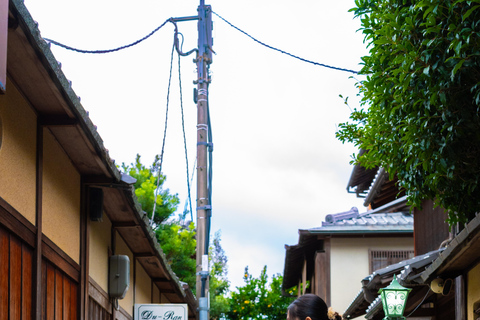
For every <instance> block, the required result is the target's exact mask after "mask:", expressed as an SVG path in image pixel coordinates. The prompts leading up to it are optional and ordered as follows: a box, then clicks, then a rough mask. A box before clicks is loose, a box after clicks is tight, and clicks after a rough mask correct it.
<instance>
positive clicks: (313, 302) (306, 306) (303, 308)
mask: <svg viewBox="0 0 480 320" xmlns="http://www.w3.org/2000/svg"><path fill="white" fill-rule="evenodd" d="M327 313H328V307H327V304H326V303H325V301H323V300H322V298H320V297H319V296H317V295H315V294H311V293H309V294H305V295H303V296H301V297H299V298H298V299H297V300H295V301H293V302H292V304H290V305H289V306H288V308H287V320H328V315H327Z"/></svg>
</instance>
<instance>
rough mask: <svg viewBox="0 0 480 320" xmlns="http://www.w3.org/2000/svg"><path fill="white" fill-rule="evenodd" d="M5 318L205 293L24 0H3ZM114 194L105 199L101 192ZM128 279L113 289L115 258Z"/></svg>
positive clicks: (0, 178)
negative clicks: (124, 286)
mask: <svg viewBox="0 0 480 320" xmlns="http://www.w3.org/2000/svg"><path fill="white" fill-rule="evenodd" d="M0 91H1V94H0V319H2V320H3V319H81V320H83V319H91V320H94V319H133V318H134V317H133V311H134V305H135V304H146V303H184V304H188V307H189V318H194V317H195V305H196V301H195V297H194V296H193V294H192V292H191V291H190V289H189V288H188V286H186V285H185V284H183V283H181V282H180V281H179V280H178V278H177V277H176V276H175V274H174V273H173V272H172V270H171V268H170V266H169V265H168V263H166V259H165V256H164V254H163V252H162V250H161V248H160V246H159V244H158V243H157V241H156V238H155V235H154V232H153V230H152V229H151V228H150V227H149V223H148V219H147V217H146V214H145V213H144V212H143V211H142V210H141V208H140V206H139V204H138V202H137V201H136V197H135V195H134V190H133V187H132V185H131V183H132V181H131V178H130V177H129V176H125V175H122V174H121V173H120V172H119V171H118V170H117V168H116V166H115V164H114V163H113V161H112V160H111V159H110V158H109V156H108V152H107V151H106V149H105V147H104V146H103V142H102V140H101V138H100V136H99V135H98V133H97V131H96V128H95V126H94V125H93V124H92V123H91V121H90V119H89V117H88V114H87V113H86V112H85V110H84V109H83V107H82V105H81V104H80V99H79V98H78V97H77V96H76V94H75V92H74V91H73V90H72V88H71V85H70V83H69V81H68V80H67V78H66V77H65V75H64V74H63V72H62V71H61V67H60V65H59V63H58V62H57V61H56V59H55V57H54V56H53V54H52V52H51V51H50V48H49V45H48V44H47V43H46V42H45V41H44V40H43V39H42V37H41V36H40V33H39V30H38V29H37V25H36V23H35V21H34V20H33V18H32V17H31V16H30V14H29V12H28V11H27V9H26V7H25V6H24V4H23V2H22V1H21V0H10V1H8V0H0ZM102 195H103V196H102ZM112 255H123V256H128V258H129V261H130V267H129V288H128V290H127V292H126V295H125V297H124V298H123V299H119V300H115V299H112V298H110V296H109V257H110V256H112Z"/></svg>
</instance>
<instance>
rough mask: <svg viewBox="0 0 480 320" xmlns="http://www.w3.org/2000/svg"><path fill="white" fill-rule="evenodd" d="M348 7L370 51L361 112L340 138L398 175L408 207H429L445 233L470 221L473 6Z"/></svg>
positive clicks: (475, 142) (461, 0)
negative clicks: (429, 202) (442, 214)
mask: <svg viewBox="0 0 480 320" xmlns="http://www.w3.org/2000/svg"><path fill="white" fill-rule="evenodd" d="M355 4H356V7H355V8H353V9H352V11H353V12H354V14H355V16H356V17H359V18H360V19H361V23H362V28H361V30H362V31H363V33H364V35H365V42H366V43H367V44H368V47H369V48H370V52H369V56H366V57H363V58H362V59H363V68H362V70H361V74H364V75H366V80H364V81H361V82H359V83H358V84H357V86H358V88H359V92H360V95H361V97H362V100H361V101H362V103H361V104H362V106H361V107H360V108H355V109H354V110H353V112H352V114H351V116H350V119H351V121H350V122H347V123H343V124H341V125H340V129H339V131H338V132H337V137H338V138H339V139H340V140H341V141H343V142H345V141H349V142H353V143H355V145H357V146H358V147H360V148H362V149H365V150H368V152H367V153H365V154H364V155H363V156H361V157H358V156H357V157H356V158H355V160H356V161H357V163H361V164H362V165H364V166H365V167H367V168H370V167H374V166H381V167H384V168H385V169H386V170H387V172H388V173H389V174H390V177H391V178H392V177H393V176H394V175H397V176H398V178H399V184H400V187H402V188H404V189H405V190H406V193H407V197H408V200H409V203H410V204H412V205H413V206H416V207H421V202H422V200H423V199H434V200H435V201H436V204H437V205H440V206H441V207H443V208H445V209H446V210H447V211H448V213H449V218H448V222H449V223H450V224H453V223H456V222H465V221H467V220H468V219H469V216H470V215H471V214H472V213H474V212H477V211H479V210H480V186H479V184H478V181H479V180H480V166H479V165H478V164H479V163H480V130H479V128H480V114H479V106H480V87H479V85H480V9H479V8H480V1H478V0H476V1H466V0H455V1H449V0H445V1H438V0H420V1H407V0H385V1H377V0H356V1H355Z"/></svg>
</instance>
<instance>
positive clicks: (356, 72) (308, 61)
mask: <svg viewBox="0 0 480 320" xmlns="http://www.w3.org/2000/svg"><path fill="white" fill-rule="evenodd" d="M212 13H213V14H214V15H216V16H217V17H219V18H220V19H222V20H223V21H225V22H226V23H227V24H228V25H230V26H231V27H232V28H234V29H237V30H238V31H240V32H241V33H243V34H244V35H246V36H247V37H249V38H250V39H252V40H253V41H255V42H257V43H259V44H261V45H262V46H264V47H267V48H269V49H272V50H275V51H278V52H281V53H283V54H286V55H287V56H290V57H292V58H295V59H298V60H300V61H303V62H307V63H311V64H313V65H316V66H320V67H325V68H329V69H333V70H338V71H345V72H350V73H355V74H358V71H354V70H350V69H344V68H338V67H334V66H329V65H326V64H323V63H319V62H315V61H311V60H307V59H304V58H301V57H299V56H296V55H294V54H291V53H288V52H286V51H284V50H281V49H278V48H275V47H272V46H270V45H268V44H266V43H263V42H262V41H260V40H257V39H256V38H254V37H252V36H251V35H249V34H248V33H246V32H245V31H243V30H241V29H240V28H238V27H236V26H234V25H233V24H232V23H230V22H228V21H227V20H225V18H223V17H222V16H220V15H219V14H218V13H216V12H215V11H212Z"/></svg>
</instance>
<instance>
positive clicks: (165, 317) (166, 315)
mask: <svg viewBox="0 0 480 320" xmlns="http://www.w3.org/2000/svg"><path fill="white" fill-rule="evenodd" d="M134 319H135V320H188V305H187V304H181V303H170V304H167V303H161V304H135V316H134Z"/></svg>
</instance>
